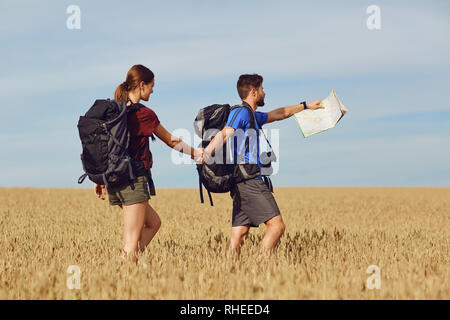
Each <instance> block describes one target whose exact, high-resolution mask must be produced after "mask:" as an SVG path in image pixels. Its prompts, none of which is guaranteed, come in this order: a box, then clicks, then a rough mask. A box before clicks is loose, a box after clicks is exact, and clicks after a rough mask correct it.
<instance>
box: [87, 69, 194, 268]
mask: <svg viewBox="0 0 450 320" xmlns="http://www.w3.org/2000/svg"><path fill="white" fill-rule="evenodd" d="M154 84H155V79H154V74H153V72H152V71H151V70H150V69H148V68H146V67H145V66H143V65H134V66H133V67H131V69H130V70H129V71H128V73H127V78H126V81H125V82H123V83H122V84H120V85H119V86H118V87H117V89H116V92H115V93H114V99H115V100H121V101H128V104H127V105H131V104H132V103H133V104H139V101H140V100H144V101H148V99H149V97H150V94H152V93H153V86H154ZM139 106H140V108H139V109H138V110H137V111H132V112H129V113H128V130H129V132H130V143H129V148H128V152H129V154H130V156H131V157H132V158H133V159H135V163H136V165H135V170H136V172H137V174H136V175H137V178H136V179H135V181H134V182H133V184H132V185H124V186H121V187H118V188H108V190H106V189H105V186H102V185H97V184H95V185H94V189H95V193H96V195H97V196H98V197H99V198H101V199H103V200H104V199H105V196H104V195H105V194H106V191H107V192H108V198H109V202H110V204H111V205H118V206H120V207H121V208H122V209H123V221H124V248H123V252H122V257H123V258H127V257H129V258H130V260H132V261H137V258H136V253H137V252H138V251H141V252H142V251H143V250H144V248H145V246H147V245H148V244H149V242H150V241H151V240H152V239H153V237H154V236H155V234H156V232H158V230H159V228H160V226H161V220H160V218H159V216H158V214H157V213H156V211H155V210H154V209H153V208H152V207H151V206H150V204H149V203H148V200H149V199H150V195H149V190H148V185H147V182H148V181H147V180H148V178H147V170H148V169H149V166H150V167H151V166H152V163H153V161H152V155H151V153H150V149H149V147H148V143H149V137H152V139H154V138H153V134H155V135H156V136H157V137H158V138H159V139H161V140H162V141H164V142H165V143H166V144H167V145H168V146H169V147H171V148H174V149H176V150H178V151H180V152H183V153H186V154H188V155H190V156H191V158H192V159H195V160H196V161H198V160H199V159H200V158H201V153H202V151H201V149H195V148H193V147H191V146H189V145H187V144H186V143H185V142H183V141H182V140H181V139H179V138H177V137H175V136H173V135H171V134H170V133H169V132H168V131H167V130H166V129H165V128H164V127H163V126H162V125H161V123H160V122H159V119H158V117H157V116H156V114H155V112H154V111H153V110H151V109H149V108H147V107H145V106H143V105H139Z"/></svg>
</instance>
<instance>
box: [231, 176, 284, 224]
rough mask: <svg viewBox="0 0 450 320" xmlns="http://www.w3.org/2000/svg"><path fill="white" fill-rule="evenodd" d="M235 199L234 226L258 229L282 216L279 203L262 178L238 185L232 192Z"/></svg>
mask: <svg viewBox="0 0 450 320" xmlns="http://www.w3.org/2000/svg"><path fill="white" fill-rule="evenodd" d="M231 197H232V198H233V219H232V224H231V225H232V226H233V227H238V226H248V225H249V226H251V227H258V226H259V225H260V224H261V223H263V222H266V221H267V220H270V219H271V218H273V217H275V216H277V215H279V214H280V209H279V208H278V205H277V202H276V201H275V198H274V197H273V195H272V192H270V190H269V188H267V185H266V184H265V183H264V181H263V179H261V178H258V177H256V178H253V179H250V180H246V181H243V182H240V183H238V184H236V185H235V186H234V187H233V190H231Z"/></svg>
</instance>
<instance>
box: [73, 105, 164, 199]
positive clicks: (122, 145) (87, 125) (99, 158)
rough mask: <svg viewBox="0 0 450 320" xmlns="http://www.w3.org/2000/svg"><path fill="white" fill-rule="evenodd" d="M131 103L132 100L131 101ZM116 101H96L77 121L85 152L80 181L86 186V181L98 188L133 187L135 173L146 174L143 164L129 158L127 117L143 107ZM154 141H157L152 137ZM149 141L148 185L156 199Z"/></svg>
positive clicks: (147, 157)
mask: <svg viewBox="0 0 450 320" xmlns="http://www.w3.org/2000/svg"><path fill="white" fill-rule="evenodd" d="M129 101H130V100H129ZM126 104H127V102H125V101H117V100H110V99H107V100H96V101H95V102H94V104H93V106H92V107H91V108H90V109H89V110H88V112H86V114H85V115H84V116H81V117H80V119H79V120H78V125H77V127H78V132H79V135H80V140H81V144H82V147H83V152H82V154H81V163H82V165H83V170H84V172H85V173H84V174H83V175H82V176H81V177H80V178H79V179H78V183H79V184H81V183H83V181H84V179H85V178H86V177H89V179H90V180H91V181H92V182H95V183H96V184H101V185H105V186H106V188H107V189H108V187H115V186H120V185H124V184H126V183H131V186H132V188H133V187H134V186H133V184H132V182H133V181H134V180H135V178H136V172H139V171H143V170H145V169H144V166H143V163H142V161H140V160H135V159H133V158H131V157H130V156H129V154H128V146H129V142H130V133H129V131H128V123H127V114H128V112H135V111H137V110H139V108H141V107H142V105H141V104H132V105H130V106H128V107H127V105H126ZM152 139H154V137H152ZM147 150H148V140H147V144H146V146H145V151H146V159H147V163H148V168H149V170H148V172H146V173H147V177H148V185H149V188H150V194H151V195H155V188H154V184H153V180H152V178H151V172H150V160H149V159H150V155H149V154H148V152H147Z"/></svg>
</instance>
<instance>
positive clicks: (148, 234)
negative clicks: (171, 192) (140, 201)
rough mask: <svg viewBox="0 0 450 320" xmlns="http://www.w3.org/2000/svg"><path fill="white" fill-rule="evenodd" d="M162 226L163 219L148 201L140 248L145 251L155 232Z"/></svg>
mask: <svg viewBox="0 0 450 320" xmlns="http://www.w3.org/2000/svg"><path fill="white" fill-rule="evenodd" d="M160 227H161V219H160V218H159V216H158V213H157V212H156V211H155V209H153V208H152V207H151V206H150V204H148V202H147V206H146V210H145V222H144V227H143V228H142V232H141V239H140V240H139V249H140V251H141V252H142V251H144V249H145V247H146V246H147V245H148V244H149V243H150V241H151V240H152V239H153V237H154V236H155V234H156V233H157V232H158V230H159V228H160Z"/></svg>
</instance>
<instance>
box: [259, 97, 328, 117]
mask: <svg viewBox="0 0 450 320" xmlns="http://www.w3.org/2000/svg"><path fill="white" fill-rule="evenodd" d="M321 102H322V100H316V101H312V102H307V103H306V106H307V107H308V109H312V110H314V109H323V106H321V105H320V103H321ZM303 109H304V107H303V104H296V105H294V106H287V107H282V108H278V109H275V110H272V111H270V112H268V113H267V114H268V118H267V121H266V122H265V123H270V122H274V121H280V120H284V119H286V118H289V117H290V116H292V115H293V114H294V113H297V112H300V111H302V110H303Z"/></svg>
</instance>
